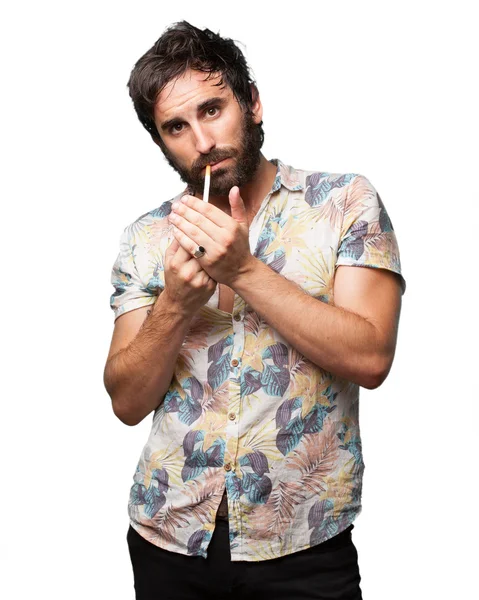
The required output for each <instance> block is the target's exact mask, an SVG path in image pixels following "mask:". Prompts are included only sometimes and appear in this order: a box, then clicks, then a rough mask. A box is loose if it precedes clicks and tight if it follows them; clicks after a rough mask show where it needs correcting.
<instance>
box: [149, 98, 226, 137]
mask: <svg viewBox="0 0 479 600" xmlns="http://www.w3.org/2000/svg"><path fill="white" fill-rule="evenodd" d="M225 104H226V98H221V97H220V96H217V97H215V98H208V100H205V101H204V102H201V104H198V106H197V107H196V110H197V111H198V112H203V111H204V110H208V108H212V107H213V106H220V107H223V106H224V105H225ZM177 123H182V120H181V119H180V118H179V117H174V118H173V119H168V121H165V122H164V123H162V124H161V126H160V127H161V130H162V131H167V130H168V129H170V127H173V125H176V124H177Z"/></svg>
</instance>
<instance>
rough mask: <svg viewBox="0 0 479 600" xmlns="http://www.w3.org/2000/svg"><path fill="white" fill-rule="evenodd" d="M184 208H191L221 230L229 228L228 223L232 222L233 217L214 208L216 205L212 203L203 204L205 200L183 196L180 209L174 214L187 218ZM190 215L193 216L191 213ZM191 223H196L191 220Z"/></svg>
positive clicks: (179, 205) (179, 204)
mask: <svg viewBox="0 0 479 600" xmlns="http://www.w3.org/2000/svg"><path fill="white" fill-rule="evenodd" d="M184 207H187V208H190V209H192V210H193V211H195V212H196V213H199V214H200V215H202V216H203V217H204V218H206V219H208V220H209V221H211V222H212V223H214V224H215V225H216V226H217V227H220V228H221V227H227V226H228V223H229V222H230V221H231V217H230V216H228V215H227V214H226V213H225V212H224V211H222V210H221V208H218V207H217V206H214V204H211V203H210V202H203V200H200V199H199V198H196V197H195V196H183V197H182V198H181V202H179V203H178V209H176V210H174V211H173V212H176V213H177V214H181V215H184V216H186V214H185V213H184V212H183V208H184ZM189 214H190V215H191V213H189ZM188 220H190V219H188ZM191 222H192V223H195V221H194V220H191ZM195 224H196V223H195Z"/></svg>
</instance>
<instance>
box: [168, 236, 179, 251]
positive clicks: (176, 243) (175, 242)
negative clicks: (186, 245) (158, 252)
mask: <svg viewBox="0 0 479 600" xmlns="http://www.w3.org/2000/svg"><path fill="white" fill-rule="evenodd" d="M179 247H180V243H179V241H178V240H177V239H176V238H175V237H174V238H173V240H172V241H171V243H170V245H169V246H168V248H167V249H166V252H165V255H166V254H168V255H171V254H175V252H176V251H177V250H178V248H179Z"/></svg>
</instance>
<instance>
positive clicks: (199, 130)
mask: <svg viewBox="0 0 479 600" xmlns="http://www.w3.org/2000/svg"><path fill="white" fill-rule="evenodd" d="M193 133H194V136H195V140H196V150H197V151H198V152H200V153H201V154H208V153H209V152H211V150H213V148H214V147H215V141H214V139H213V137H212V135H211V133H210V132H208V129H207V128H206V127H203V126H202V125H200V124H198V125H197V126H196V127H194V128H193Z"/></svg>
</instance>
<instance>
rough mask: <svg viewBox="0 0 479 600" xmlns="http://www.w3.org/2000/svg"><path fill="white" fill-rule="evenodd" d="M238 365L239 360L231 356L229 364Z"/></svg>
mask: <svg viewBox="0 0 479 600" xmlns="http://www.w3.org/2000/svg"><path fill="white" fill-rule="evenodd" d="M238 365H239V360H236V358H233V360H232V361H231V366H232V367H237V366H238Z"/></svg>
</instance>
